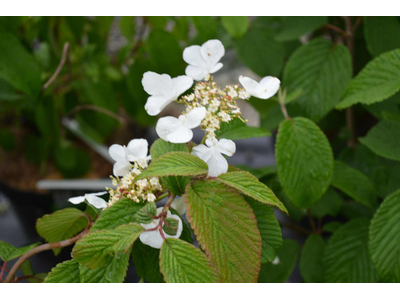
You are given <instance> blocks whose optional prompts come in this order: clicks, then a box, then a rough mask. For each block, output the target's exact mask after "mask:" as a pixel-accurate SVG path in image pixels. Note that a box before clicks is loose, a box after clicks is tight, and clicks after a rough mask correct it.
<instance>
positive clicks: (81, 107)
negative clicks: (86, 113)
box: [65, 104, 126, 125]
mask: <svg viewBox="0 0 400 300" xmlns="http://www.w3.org/2000/svg"><path fill="white" fill-rule="evenodd" d="M84 109H88V110H95V111H98V112H100V113H103V114H106V115H108V116H109V117H111V118H113V119H115V120H117V121H118V122H120V123H121V124H123V125H124V124H125V122H126V121H125V119H124V118H122V117H121V116H119V115H117V114H116V113H113V112H112V111H109V110H108V109H105V108H103V107H98V106H96V105H91V104H82V105H78V106H75V108H74V109H72V110H71V111H70V112H68V113H67V114H66V115H65V116H66V117H68V116H71V115H74V114H76V113H77V112H78V111H80V110H84Z"/></svg>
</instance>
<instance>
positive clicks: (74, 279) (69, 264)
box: [44, 259, 80, 283]
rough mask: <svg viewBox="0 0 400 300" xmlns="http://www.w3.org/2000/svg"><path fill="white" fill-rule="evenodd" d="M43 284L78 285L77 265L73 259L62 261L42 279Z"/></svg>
mask: <svg viewBox="0 0 400 300" xmlns="http://www.w3.org/2000/svg"><path fill="white" fill-rule="evenodd" d="M44 282H45V283H79V282H80V279H79V263H78V262H77V261H76V260H75V259H71V260H67V261H64V262H62V263H60V264H58V265H57V266H55V267H54V268H53V269H51V271H50V273H49V275H47V277H46V278H45V279H44Z"/></svg>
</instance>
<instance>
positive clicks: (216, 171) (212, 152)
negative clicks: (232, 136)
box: [192, 139, 236, 177]
mask: <svg viewBox="0 0 400 300" xmlns="http://www.w3.org/2000/svg"><path fill="white" fill-rule="evenodd" d="M235 152H236V145H235V143H234V142H233V141H231V140H227V139H220V140H219V141H218V140H217V139H213V140H210V139H207V140H206V145H198V146H196V147H194V148H193V150H192V154H193V155H195V156H197V157H199V158H201V159H202V160H204V161H205V162H206V163H207V165H208V176H211V177H217V176H219V175H221V174H223V173H226V172H228V162H227V160H226V159H225V157H223V156H222V154H221V153H223V154H225V155H228V156H232V155H233V154H235Z"/></svg>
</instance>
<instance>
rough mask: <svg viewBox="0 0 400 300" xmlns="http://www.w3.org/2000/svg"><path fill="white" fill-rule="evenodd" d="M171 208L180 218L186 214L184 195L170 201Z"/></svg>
mask: <svg viewBox="0 0 400 300" xmlns="http://www.w3.org/2000/svg"><path fill="white" fill-rule="evenodd" d="M171 207H172V208H173V209H175V210H176V211H177V212H178V214H180V215H181V216H182V215H184V214H186V204H185V195H182V196H181V197H177V198H176V199H175V200H174V201H172V204H171Z"/></svg>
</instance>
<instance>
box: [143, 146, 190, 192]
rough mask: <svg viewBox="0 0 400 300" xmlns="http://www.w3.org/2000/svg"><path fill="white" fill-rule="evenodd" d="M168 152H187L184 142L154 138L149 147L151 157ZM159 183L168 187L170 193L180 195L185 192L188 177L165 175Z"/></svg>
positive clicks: (188, 181)
mask: <svg viewBox="0 0 400 300" xmlns="http://www.w3.org/2000/svg"><path fill="white" fill-rule="evenodd" d="M169 152H186V153H187V152H189V151H188V148H187V146H186V144H174V143H170V142H166V141H164V140H162V139H158V140H156V141H155V142H154V143H153V145H152V146H151V148H150V154H151V158H152V159H153V160H155V159H157V158H159V157H160V156H162V155H164V154H167V153H169ZM161 183H162V184H163V185H164V186H166V187H167V188H168V190H169V191H170V192H171V193H174V194H175V195H178V196H181V195H182V194H183V193H185V188H186V186H187V185H188V184H189V183H190V179H189V178H187V177H182V176H167V177H163V178H161Z"/></svg>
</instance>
